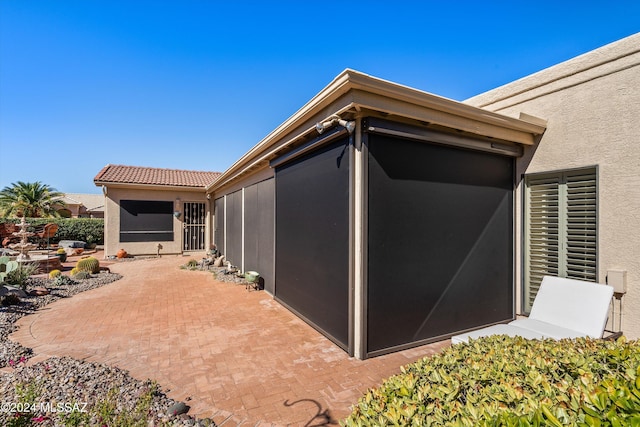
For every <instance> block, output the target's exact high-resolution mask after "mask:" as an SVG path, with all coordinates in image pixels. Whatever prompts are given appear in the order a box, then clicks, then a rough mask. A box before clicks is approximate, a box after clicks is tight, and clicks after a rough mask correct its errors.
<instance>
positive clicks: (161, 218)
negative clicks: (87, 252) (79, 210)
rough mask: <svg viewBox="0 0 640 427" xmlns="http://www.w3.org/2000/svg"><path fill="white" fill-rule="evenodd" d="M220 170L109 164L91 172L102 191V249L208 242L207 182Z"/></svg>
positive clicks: (173, 249)
mask: <svg viewBox="0 0 640 427" xmlns="http://www.w3.org/2000/svg"><path fill="white" fill-rule="evenodd" d="M219 175H220V174H219V173H217V172H196V171H184V170H175V169H160V168H148V167H137V166H122V165H107V166H105V167H104V168H103V169H102V170H101V171H100V172H99V173H98V175H96V177H95V178H94V183H95V184H96V185H98V186H101V187H102V189H103V193H104V195H105V230H104V231H105V232H104V235H105V242H104V243H105V255H106V256H111V255H115V254H116V253H117V251H118V250H119V249H124V250H126V251H127V252H128V253H131V254H137V255H143V254H158V253H160V254H178V253H182V252H188V251H204V250H206V249H207V248H208V247H209V244H210V242H211V232H210V227H209V225H208V224H210V223H211V219H210V215H211V214H210V207H209V200H208V199H207V196H206V193H205V188H206V187H207V186H208V185H210V184H211V183H212V182H213V181H214V180H215V179H216V178H217V177H218V176H219Z"/></svg>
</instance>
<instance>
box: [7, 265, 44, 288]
mask: <svg viewBox="0 0 640 427" xmlns="http://www.w3.org/2000/svg"><path fill="white" fill-rule="evenodd" d="M11 262H15V261H10V262H9V263H11ZM17 264H18V267H17V268H15V269H13V270H11V271H9V272H8V273H7V275H6V276H5V278H4V282H5V283H6V284H8V285H13V286H19V287H20V288H22V290H26V289H27V280H28V279H29V277H30V276H31V275H32V274H35V273H36V271H37V270H38V266H37V264H35V263H26V262H23V263H17Z"/></svg>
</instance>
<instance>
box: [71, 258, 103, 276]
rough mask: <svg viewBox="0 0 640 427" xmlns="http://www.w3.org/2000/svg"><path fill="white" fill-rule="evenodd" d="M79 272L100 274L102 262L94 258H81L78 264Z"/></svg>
mask: <svg viewBox="0 0 640 427" xmlns="http://www.w3.org/2000/svg"><path fill="white" fill-rule="evenodd" d="M76 268H77V269H78V271H87V272H89V273H92V274H98V273H100V261H98V259H97V258H94V257H92V256H90V257H86V258H81V259H79V260H78V262H77V263H76Z"/></svg>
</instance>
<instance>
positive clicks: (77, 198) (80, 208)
mask: <svg viewBox="0 0 640 427" xmlns="http://www.w3.org/2000/svg"><path fill="white" fill-rule="evenodd" d="M62 201H63V202H64V203H65V204H66V208H65V209H61V210H59V211H58V212H59V213H60V214H61V215H62V216H63V217H66V218H104V195H102V194H80V193H65V194H64V196H63V197H62Z"/></svg>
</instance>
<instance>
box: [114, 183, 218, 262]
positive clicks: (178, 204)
mask: <svg viewBox="0 0 640 427" xmlns="http://www.w3.org/2000/svg"><path fill="white" fill-rule="evenodd" d="M105 199H106V203H105V224H104V226H105V233H104V235H105V242H104V244H105V256H112V255H116V253H117V252H118V250H119V249H124V250H126V251H127V252H128V253H130V254H135V255H156V254H157V253H158V244H160V245H162V249H160V254H161V255H166V254H180V253H183V251H184V245H183V221H184V216H183V215H182V206H183V204H184V203H185V202H200V203H205V207H206V210H207V224H210V223H211V208H210V203H209V200H208V199H207V198H206V195H205V193H204V192H203V191H197V192H194V191H180V190H177V189H169V190H146V189H145V190H140V189H130V188H117V187H110V188H109V189H108V190H107V194H106V198H105ZM121 200H152V201H170V202H173V206H174V210H175V211H177V212H181V215H180V217H179V218H177V217H175V216H174V217H173V241H160V242H121V241H120V202H121ZM210 229H211V227H207V229H206V243H205V245H206V246H205V247H207V248H208V247H209V245H210V243H211V241H212V240H211V231H210Z"/></svg>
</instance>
